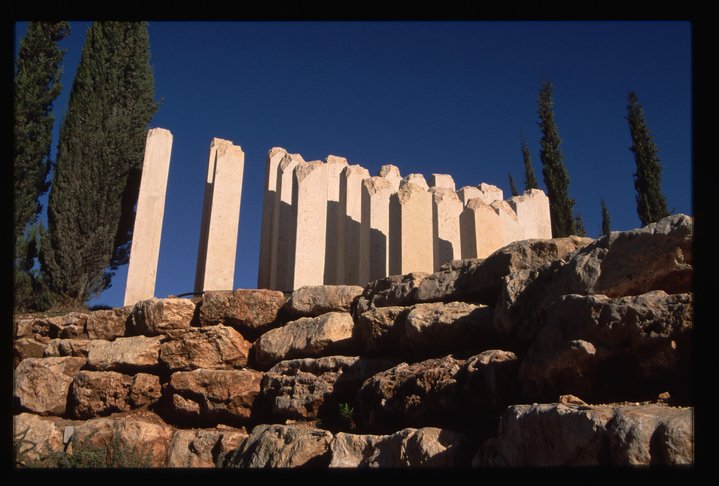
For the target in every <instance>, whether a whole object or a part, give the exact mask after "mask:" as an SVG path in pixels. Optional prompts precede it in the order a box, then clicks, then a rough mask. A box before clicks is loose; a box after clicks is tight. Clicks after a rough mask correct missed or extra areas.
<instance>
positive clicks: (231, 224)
mask: <svg viewBox="0 0 719 486" xmlns="http://www.w3.org/2000/svg"><path fill="white" fill-rule="evenodd" d="M244 168H245V153H244V152H243V151H242V148H241V147H240V146H238V145H234V144H233V143H232V142H230V141H229V140H223V139H220V138H214V139H213V140H212V144H211V145H210V159H209V163H208V168H207V181H206V183H205V199H204V204H203V210H202V227H201V230H200V245H199V248H198V252H197V272H196V273H195V292H202V291H205V290H232V287H233V283H234V275H235V253H236V250H237V229H238V227H239V224H240V200H241V199H242V176H243V173H244Z"/></svg>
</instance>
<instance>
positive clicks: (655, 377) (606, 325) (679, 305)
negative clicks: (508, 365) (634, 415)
mask: <svg viewBox="0 0 719 486" xmlns="http://www.w3.org/2000/svg"><path fill="white" fill-rule="evenodd" d="M692 328H693V299H692V296H691V294H676V295H668V294H666V293H665V292H664V291H661V290H658V291H653V292H648V293H646V294H642V295H638V296H632V297H621V298H615V299H612V298H609V297H607V296H604V295H590V296H581V295H565V296H562V297H560V298H559V299H558V300H557V301H556V303H555V305H554V306H553V307H552V309H551V311H550V312H549V313H548V315H547V323H546V325H545V326H544V327H543V328H542V330H541V331H540V332H539V335H538V336H537V339H536V340H535V341H534V343H533V344H532V345H531V346H530V348H529V351H528V353H527V356H526V358H525V359H524V360H523V362H522V367H521V372H520V379H521V382H522V388H523V390H524V392H525V394H526V396H527V397H528V398H530V399H531V400H532V401H546V400H551V399H552V398H553V397H556V396H557V395H560V394H565V393H575V394H578V395H580V396H582V397H583V398H585V399H588V400H591V401H595V402H597V401H598V402H607V401H616V400H648V399H652V398H655V397H656V396H657V395H658V394H659V393H662V392H664V391H669V392H670V393H671V395H672V397H673V398H675V399H680V400H682V399H683V400H687V399H688V393H689V390H688V383H689V381H690V376H691V374H690V362H691V354H692V353H691V345H692V339H691V334H692ZM683 400H682V401H683Z"/></svg>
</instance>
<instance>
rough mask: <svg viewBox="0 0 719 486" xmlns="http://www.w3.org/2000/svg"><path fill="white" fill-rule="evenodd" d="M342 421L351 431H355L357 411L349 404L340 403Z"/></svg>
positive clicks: (339, 410) (339, 409)
mask: <svg viewBox="0 0 719 486" xmlns="http://www.w3.org/2000/svg"><path fill="white" fill-rule="evenodd" d="M338 412H339V416H340V420H342V422H344V423H345V424H347V425H348V426H349V428H350V430H354V429H355V427H356V425H355V421H354V415H355V410H354V408H353V407H352V406H351V405H350V404H349V403H346V402H344V403H340V404H339V408H338Z"/></svg>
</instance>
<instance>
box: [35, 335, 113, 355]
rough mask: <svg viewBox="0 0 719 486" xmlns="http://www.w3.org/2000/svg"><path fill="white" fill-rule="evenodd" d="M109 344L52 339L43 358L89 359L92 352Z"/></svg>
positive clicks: (44, 351)
mask: <svg viewBox="0 0 719 486" xmlns="http://www.w3.org/2000/svg"><path fill="white" fill-rule="evenodd" d="M107 343H109V341H105V340H102V339H50V340H49V341H48V342H47V344H46V345H45V349H44V350H43V357H45V358H51V357H54V356H78V357H82V358H87V356H88V354H90V350H91V349H92V348H94V347H97V346H102V345H104V344H107Z"/></svg>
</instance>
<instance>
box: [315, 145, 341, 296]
mask: <svg viewBox="0 0 719 486" xmlns="http://www.w3.org/2000/svg"><path fill="white" fill-rule="evenodd" d="M325 165H326V166H327V168H326V171H327V223H326V224H327V230H326V234H325V258H324V263H325V274H324V280H323V282H321V283H324V284H327V285H336V284H341V283H344V282H342V281H341V280H340V270H339V269H340V267H343V266H344V259H343V260H341V261H340V251H339V247H340V218H341V217H342V208H341V200H342V196H341V179H342V175H341V174H342V171H343V170H344V169H345V168H346V167H347V159H346V158H344V157H337V156H336V155H328V156H327V159H326V164H325Z"/></svg>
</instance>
